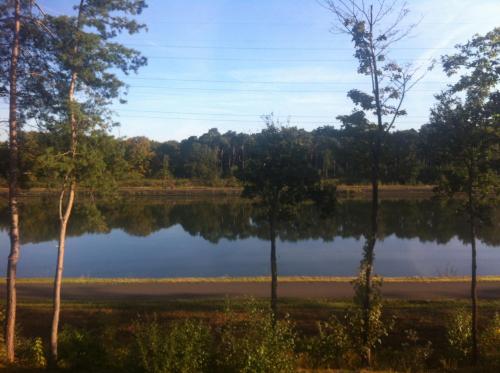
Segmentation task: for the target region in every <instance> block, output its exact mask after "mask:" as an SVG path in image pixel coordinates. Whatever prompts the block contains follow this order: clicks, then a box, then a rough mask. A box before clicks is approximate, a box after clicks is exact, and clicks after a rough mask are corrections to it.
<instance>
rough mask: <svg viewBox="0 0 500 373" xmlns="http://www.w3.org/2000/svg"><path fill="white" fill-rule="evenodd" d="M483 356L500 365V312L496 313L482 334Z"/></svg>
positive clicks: (486, 359)
mask: <svg viewBox="0 0 500 373" xmlns="http://www.w3.org/2000/svg"><path fill="white" fill-rule="evenodd" d="M480 346H481V350H480V351H481V356H482V357H484V360H485V361H488V362H491V363H492V364H495V365H496V366H498V367H500V349H499V346H500V313H498V312H497V313H496V314H495V315H494V317H493V318H492V319H491V320H490V322H489V323H488V325H487V326H486V328H485V330H484V331H483V333H482V334H481V340H480Z"/></svg>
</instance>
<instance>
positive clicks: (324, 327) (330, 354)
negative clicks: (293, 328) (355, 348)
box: [307, 315, 350, 369]
mask: <svg viewBox="0 0 500 373" xmlns="http://www.w3.org/2000/svg"><path fill="white" fill-rule="evenodd" d="M317 325H318V335H317V336H315V337H313V338H311V340H310V342H309V344H308V345H307V353H308V357H309V359H310V360H311V363H312V366H313V367H314V368H326V369H332V368H346V367H348V365H349V364H348V362H347V361H348V359H347V354H348V352H349V351H350V338H349V331H348V329H347V326H346V325H345V324H344V323H342V322H341V321H339V319H338V318H337V317H336V316H335V315H332V316H330V318H329V319H328V321H323V322H321V321H320V322H318V324H317Z"/></svg>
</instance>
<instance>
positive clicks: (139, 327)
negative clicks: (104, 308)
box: [131, 316, 213, 373]
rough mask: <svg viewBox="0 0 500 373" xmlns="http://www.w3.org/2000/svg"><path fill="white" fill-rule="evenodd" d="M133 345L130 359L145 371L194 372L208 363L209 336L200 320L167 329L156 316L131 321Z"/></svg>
mask: <svg viewBox="0 0 500 373" xmlns="http://www.w3.org/2000/svg"><path fill="white" fill-rule="evenodd" d="M134 336H135V348H134V349H133V350H132V354H131V359H132V360H133V361H136V363H137V368H138V371H140V372H145V373H166V372H169V373H194V372H203V371H207V370H208V368H209V367H210V364H211V363H212V359H213V354H212V336H211V330H210V328H209V327H207V326H206V325H204V324H203V323H201V322H196V321H191V320H187V321H183V322H177V323H174V324H173V325H171V327H170V328H169V329H166V328H165V326H163V325H161V324H160V323H159V322H158V321H157V319H156V316H155V317H153V318H152V319H150V320H145V321H142V320H140V321H138V322H136V323H135V324H134Z"/></svg>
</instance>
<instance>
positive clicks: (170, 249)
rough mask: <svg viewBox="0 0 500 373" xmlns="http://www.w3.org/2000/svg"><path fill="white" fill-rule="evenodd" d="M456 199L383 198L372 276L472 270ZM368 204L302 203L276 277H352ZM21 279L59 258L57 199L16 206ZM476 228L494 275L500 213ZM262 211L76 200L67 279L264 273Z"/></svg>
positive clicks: (283, 227) (281, 240)
mask: <svg viewBox="0 0 500 373" xmlns="http://www.w3.org/2000/svg"><path fill="white" fill-rule="evenodd" d="M458 211H459V209H458V205H457V204H456V203H453V202H449V203H443V202H437V201H433V200H384V201H382V202H381V208H380V212H381V213H380V223H379V227H380V228H379V237H378V240H377V244H376V247H375V272H376V273H378V274H380V275H383V276H441V275H443V276H444V275H468V274H469V273H470V257H471V254H470V246H468V236H467V232H468V231H469V230H468V227H467V220H466V218H464V217H463V216H461V215H460V213H459V212H458ZM369 213H370V202H369V201H367V200H343V201H340V202H339V204H338V206H337V208H336V211H335V212H334V214H333V215H332V216H329V217H324V216H322V214H320V213H319V212H318V211H317V210H316V209H315V208H314V206H310V205H305V206H303V207H301V208H300V211H299V214H298V217H297V218H295V219H294V220H293V221H288V222H285V221H283V222H280V224H279V226H278V241H277V253H278V273H279V275H283V276H293V275H304V276H351V275H355V274H356V273H357V269H358V267H359V263H360V260H361V257H362V247H363V244H364V234H366V233H367V232H368V231H369V227H370V226H369V220H370V219H369V216H370V214H369ZM21 214H22V215H21V219H22V220H21V228H22V231H21V234H22V243H23V244H22V251H21V258H20V261H19V266H18V273H19V276H21V277H51V276H52V275H53V272H54V267H55V261H56V254H57V242H56V238H57V229H58V226H57V206H56V204H55V200H54V198H52V199H50V198H36V199H35V198H33V199H25V200H23V201H22V203H21ZM8 221H9V220H8V209H7V201H6V200H5V199H2V200H0V255H2V257H3V258H4V260H2V262H1V263H2V264H1V268H0V269H1V270H2V271H4V273H5V268H6V258H7V255H8V245H9V239H8ZM492 221H493V223H491V224H490V225H487V226H484V227H481V228H480V229H479V231H478V273H479V274H480V275H500V209H499V208H497V209H495V210H494V211H493V218H492ZM267 237H268V226H267V223H266V221H265V219H263V213H262V210H261V209H259V208H258V207H256V206H254V205H252V204H251V203H249V202H248V201H244V200H240V199H238V198H228V197H221V198H195V199H188V198H153V197H147V198H146V197H131V198H124V199H121V200H116V201H113V202H107V203H98V205H97V207H95V206H93V205H91V204H87V203H85V202H84V201H82V200H79V201H78V203H77V208H76V210H75V213H74V215H73V217H72V220H71V224H70V227H69V231H68V240H67V250H66V261H65V268H64V274H65V276H67V277H82V276H84V277H212V276H261V275H269V273H270V270H269V256H270V244H269V242H268V241H267Z"/></svg>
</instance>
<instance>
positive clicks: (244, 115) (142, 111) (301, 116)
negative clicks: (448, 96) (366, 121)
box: [119, 108, 427, 118]
mask: <svg viewBox="0 0 500 373" xmlns="http://www.w3.org/2000/svg"><path fill="white" fill-rule="evenodd" d="M119 111H120V112H122V111H125V112H135V113H157V114H176V115H208V116H222V117H261V116H262V115H263V114H262V113H260V114H256V113H255V114H250V113H207V112H185V111H162V110H142V109H121V108H120V109H119ZM282 116H283V117H294V118H334V117H335V114H331V115H301V114H287V115H282ZM411 117H412V118H427V116H416V115H412V116H411Z"/></svg>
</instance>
